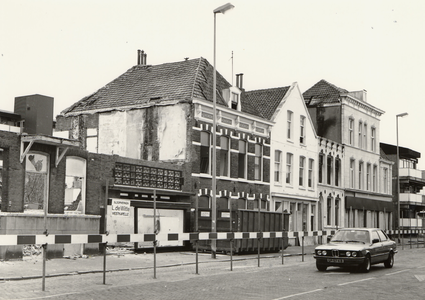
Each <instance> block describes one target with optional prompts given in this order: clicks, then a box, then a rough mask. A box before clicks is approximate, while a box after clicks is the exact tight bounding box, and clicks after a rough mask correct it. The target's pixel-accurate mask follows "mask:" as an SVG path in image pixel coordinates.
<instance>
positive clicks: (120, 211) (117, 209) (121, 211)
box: [111, 199, 130, 217]
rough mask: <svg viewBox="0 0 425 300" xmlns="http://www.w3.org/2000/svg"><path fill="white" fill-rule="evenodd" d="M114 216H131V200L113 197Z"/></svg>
mask: <svg viewBox="0 0 425 300" xmlns="http://www.w3.org/2000/svg"><path fill="white" fill-rule="evenodd" d="M111 204H112V205H111V206H112V207H111V208H112V216H114V217H129V216H130V200H122V199H112V203H111Z"/></svg>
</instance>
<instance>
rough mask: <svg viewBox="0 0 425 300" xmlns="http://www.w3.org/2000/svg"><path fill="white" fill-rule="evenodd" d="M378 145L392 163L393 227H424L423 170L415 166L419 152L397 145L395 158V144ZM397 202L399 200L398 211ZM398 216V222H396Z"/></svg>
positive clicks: (424, 175)
mask: <svg viewBox="0 0 425 300" xmlns="http://www.w3.org/2000/svg"><path fill="white" fill-rule="evenodd" d="M380 147H381V151H382V152H383V154H384V155H386V156H387V157H388V158H389V160H391V161H392V162H393V163H394V167H393V171H392V182H393V184H392V193H393V195H394V205H395V207H396V213H395V218H394V222H393V224H394V228H395V229H399V228H400V229H420V228H424V225H425V224H424V221H423V220H424V217H425V189H424V186H425V171H423V170H419V169H418V168H417V165H418V161H419V158H420V157H421V154H420V153H419V152H417V151H414V150H412V149H409V148H405V147H398V148H399V158H400V159H397V146H395V145H391V144H386V143H380ZM397 185H398V186H399V188H398V189H397ZM398 202H400V211H399V210H398ZM399 218H400V224H398V219H399Z"/></svg>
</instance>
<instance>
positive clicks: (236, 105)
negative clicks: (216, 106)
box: [223, 86, 241, 111]
mask: <svg viewBox="0 0 425 300" xmlns="http://www.w3.org/2000/svg"><path fill="white" fill-rule="evenodd" d="M223 98H224V100H225V101H226V103H227V107H229V108H231V109H234V110H237V111H241V101H240V99H241V90H240V89H238V88H237V87H234V86H231V87H229V88H228V89H224V90H223Z"/></svg>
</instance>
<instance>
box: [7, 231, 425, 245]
mask: <svg viewBox="0 0 425 300" xmlns="http://www.w3.org/2000/svg"><path fill="white" fill-rule="evenodd" d="M335 232H336V230H322V231H284V232H282V231H275V232H191V233H168V234H161V233H159V234H157V235H155V234H154V233H134V234H49V235H45V234H32V235H31V234H28V235H14V234H5V235H4V234H3V235H0V246H17V245H35V244H90V243H96V244H98V243H109V244H110V243H136V242H137V243H141V242H154V241H197V240H198V241H202V240H231V239H259V238H267V239H268V238H282V237H287V238H300V237H316V236H328V235H333V234H335ZM386 232H387V234H390V235H394V234H398V230H388V231H386ZM400 233H402V234H412V233H417V234H419V233H424V229H410V230H400Z"/></svg>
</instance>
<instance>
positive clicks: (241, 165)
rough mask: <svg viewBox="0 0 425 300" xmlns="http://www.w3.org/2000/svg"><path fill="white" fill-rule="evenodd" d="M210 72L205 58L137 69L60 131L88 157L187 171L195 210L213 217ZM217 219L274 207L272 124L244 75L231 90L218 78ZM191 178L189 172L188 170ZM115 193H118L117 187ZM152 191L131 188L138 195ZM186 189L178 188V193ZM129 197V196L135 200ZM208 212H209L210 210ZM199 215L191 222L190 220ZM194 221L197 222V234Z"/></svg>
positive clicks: (78, 107)
mask: <svg viewBox="0 0 425 300" xmlns="http://www.w3.org/2000/svg"><path fill="white" fill-rule="evenodd" d="M213 90H214V89H213V67H212V66H211V65H210V64H209V63H208V61H207V60H205V59H204V58H198V59H190V60H184V61H179V62H173V63H165V64H160V65H147V64H146V55H145V54H144V53H141V52H140V51H139V57H138V64H137V65H136V66H134V67H132V68H130V69H129V70H128V71H127V72H125V73H124V74H122V75H121V76H119V77H118V78H116V79H115V80H113V81H112V82H110V83H109V84H107V85H106V86H105V87H103V88H101V89H99V90H98V91H96V92H95V93H93V94H92V95H89V96H88V97H85V98H84V99H82V100H80V101H79V102H76V103H75V104H74V105H72V106H71V107H69V108H67V109H65V110H64V111H63V112H62V113H61V115H59V116H57V126H56V130H57V131H60V134H61V135H62V136H65V137H69V138H72V139H76V140H78V141H79V142H80V143H81V145H82V146H83V148H85V149H87V150H88V151H89V152H91V153H102V154H109V155H118V156H120V157H127V158H130V159H134V160H139V161H144V162H145V161H146V162H151V163H153V162H157V163H159V162H169V163H174V164H176V165H180V166H182V168H183V170H185V171H184V172H186V171H187V175H188V176H187V177H186V176H185V181H184V185H185V186H187V187H188V189H189V192H190V193H191V195H190V203H191V204H190V205H191V208H192V209H193V208H195V206H196V202H198V207H199V208H200V209H202V210H203V211H204V213H203V214H201V215H200V218H206V219H208V218H210V217H211V212H210V210H211V207H212V151H213V149H212V145H213V141H212V137H213V131H212V123H213V103H212V98H213ZM216 95H217V109H216V112H217V131H216V137H217V139H216V145H217V148H216V150H215V151H216V157H217V176H216V178H217V182H216V183H217V189H216V193H217V197H216V204H217V210H218V218H220V217H221V216H227V217H228V214H221V213H222V212H223V211H229V209H231V208H232V209H251V210H253V209H258V207H259V206H260V209H261V210H264V211H267V210H269V207H270V204H269V202H270V199H269V191H270V128H271V125H272V124H273V123H272V122H271V121H269V120H267V119H266V118H264V116H263V115H262V114H261V113H260V112H259V111H258V110H257V109H256V108H255V107H253V106H252V105H251V104H250V103H249V102H248V101H247V100H246V97H245V91H244V89H243V87H242V75H238V85H237V86H232V85H231V84H230V83H229V82H228V81H227V80H226V79H224V78H223V77H222V76H221V75H220V74H219V73H217V91H216ZM185 174H186V173H185ZM109 189H111V190H120V189H121V186H120V184H117V182H114V183H113V184H111V185H110V186H109ZM142 191H143V192H144V193H146V194H148V195H152V193H153V189H151V188H149V187H144V186H143V185H142V186H140V185H138V184H137V183H136V184H135V185H134V186H133V194H132V195H133V196H134V194H137V193H141V192H142ZM179 193H181V191H178V190H176V191H174V194H175V195H178V194H179ZM130 197H132V196H130ZM208 211H209V213H207V212H208ZM193 220H194V218H192V221H193ZM193 228H194V222H192V229H193Z"/></svg>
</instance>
